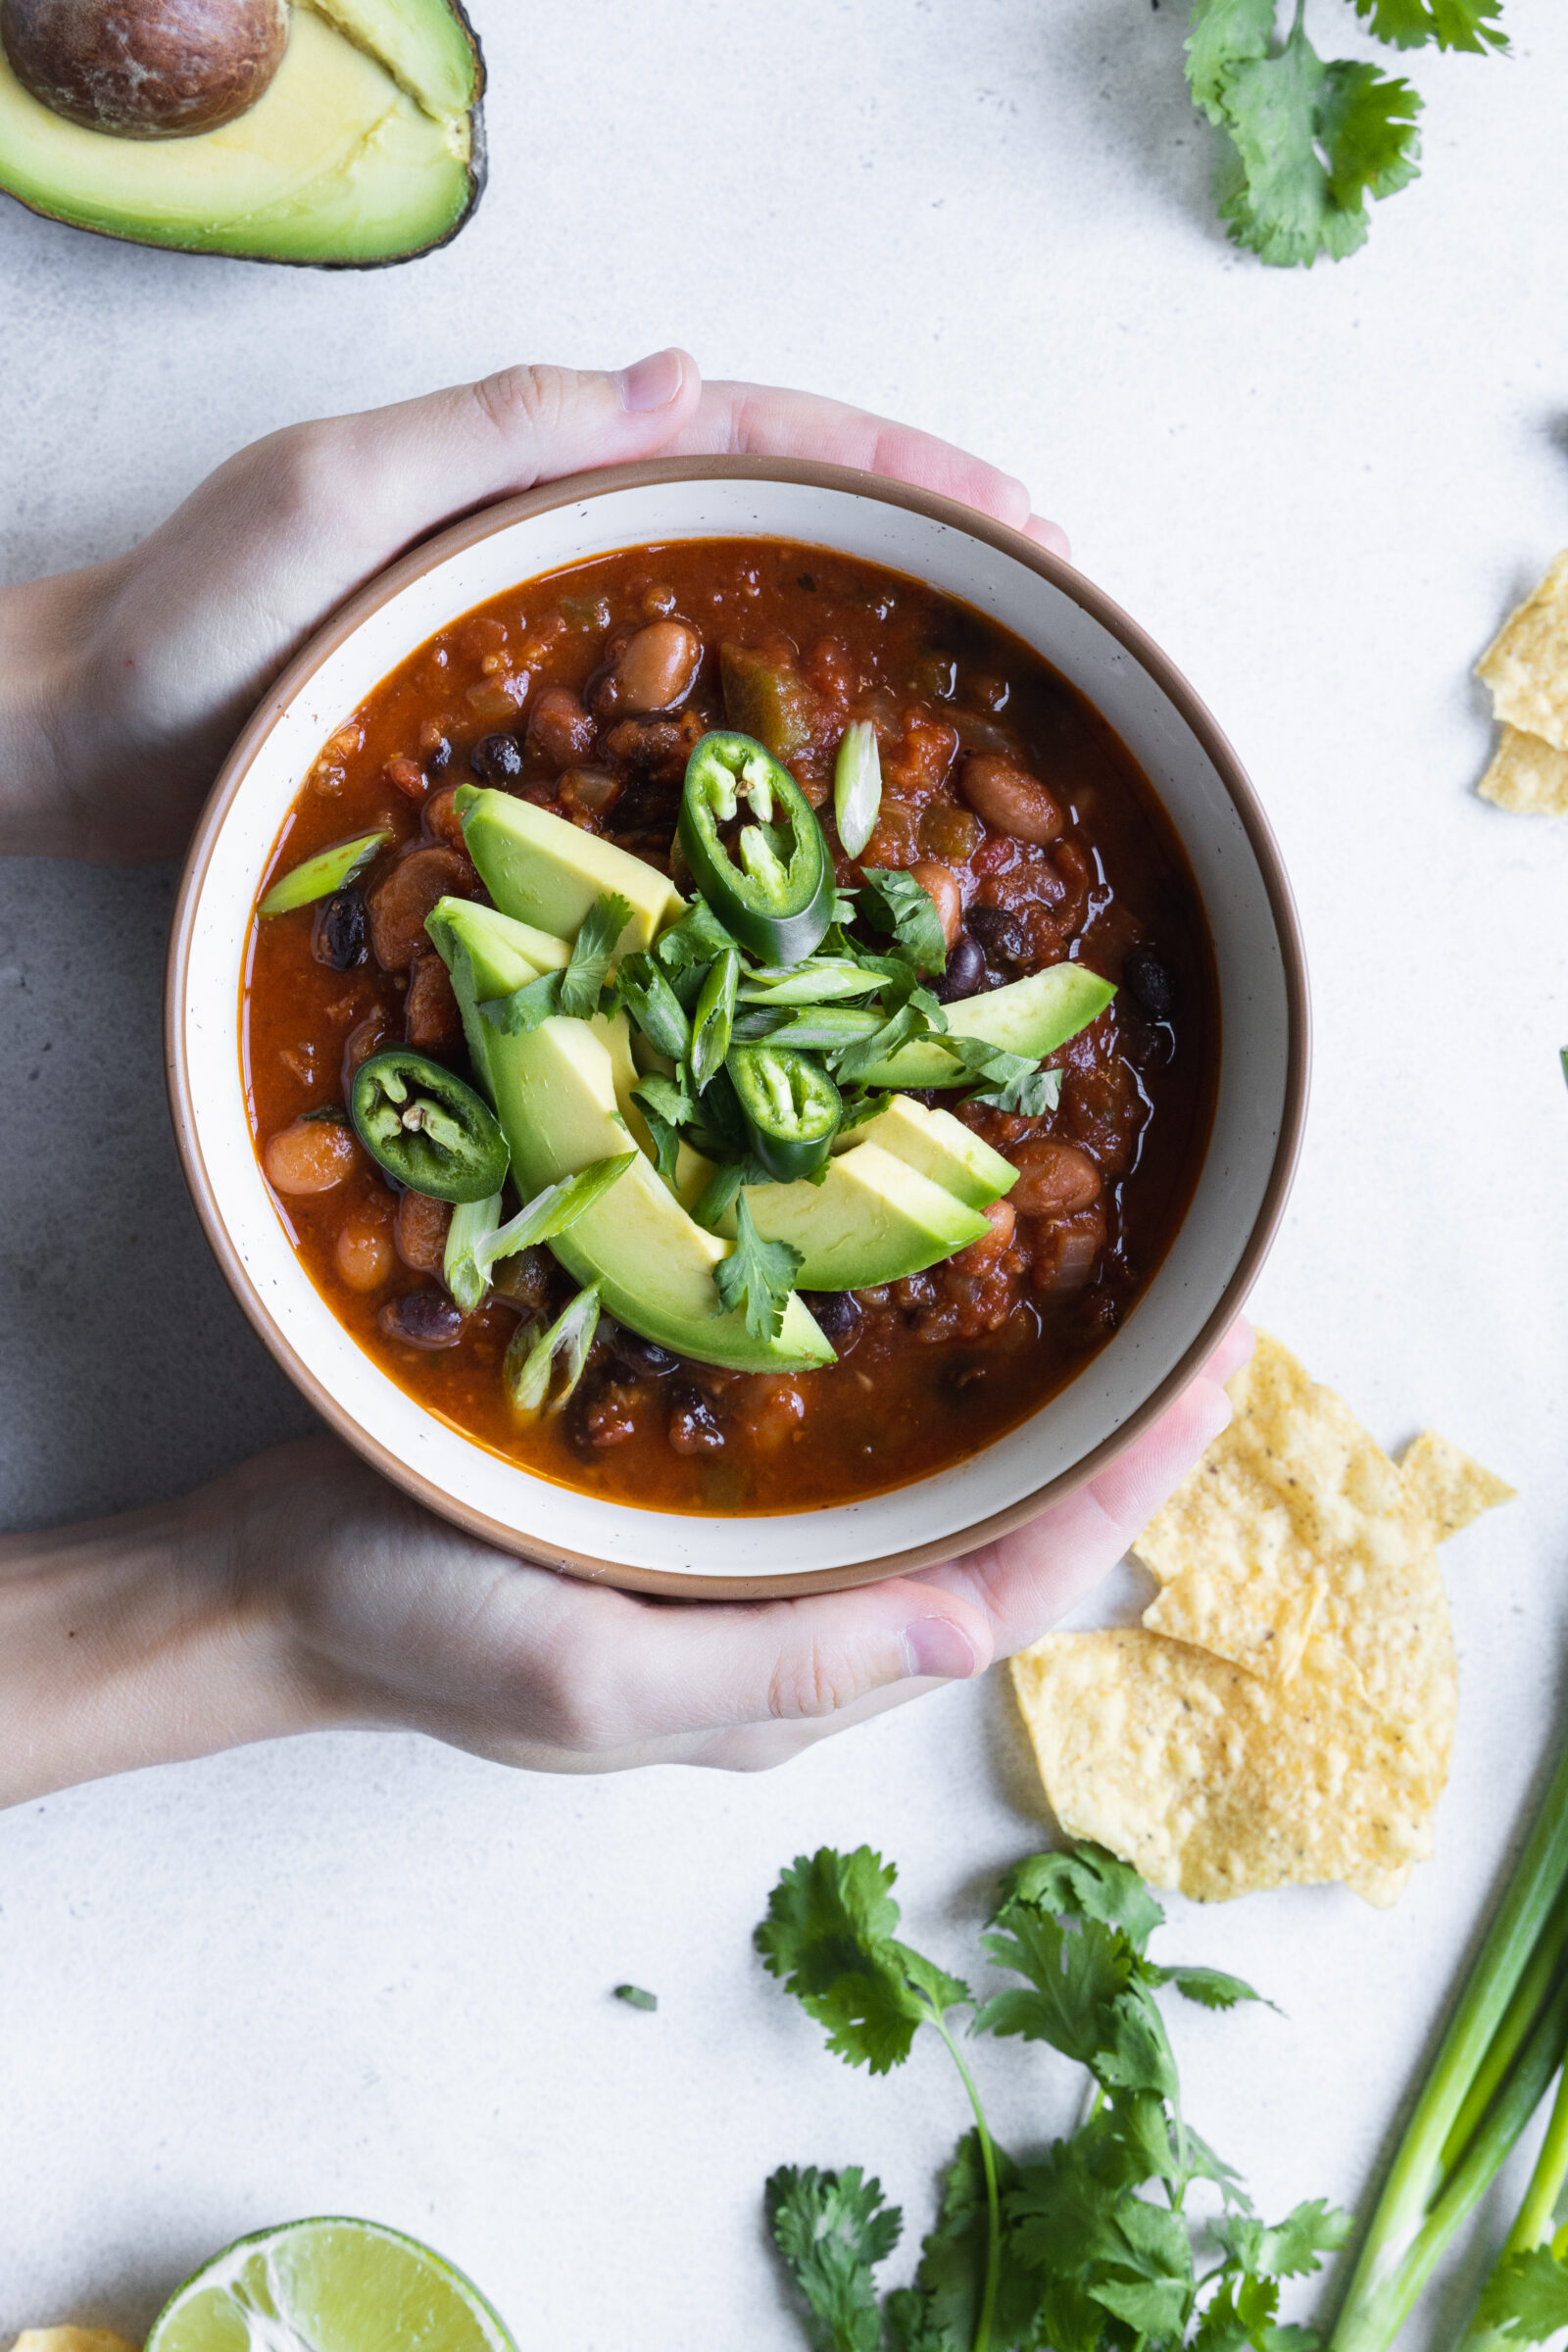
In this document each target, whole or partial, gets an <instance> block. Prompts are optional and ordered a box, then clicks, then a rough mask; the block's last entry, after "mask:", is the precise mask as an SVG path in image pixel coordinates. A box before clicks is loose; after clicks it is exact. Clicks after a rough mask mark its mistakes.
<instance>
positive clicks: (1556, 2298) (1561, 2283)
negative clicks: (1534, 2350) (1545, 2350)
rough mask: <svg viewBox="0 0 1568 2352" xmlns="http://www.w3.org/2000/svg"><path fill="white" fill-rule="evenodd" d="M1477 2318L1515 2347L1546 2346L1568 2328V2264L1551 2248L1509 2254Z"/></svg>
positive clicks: (1488, 2286)
mask: <svg viewBox="0 0 1568 2352" xmlns="http://www.w3.org/2000/svg"><path fill="white" fill-rule="evenodd" d="M1476 2317H1477V2319H1478V2320H1479V2322H1480V2323H1481V2325H1482V2327H1495V2328H1496V2330H1497V2331H1498V2333H1499V2334H1501V2335H1505V2336H1507V2337H1508V2339H1509V2340H1510V2342H1512V2343H1516V2344H1544V2342H1545V2340H1546V2338H1547V2336H1548V2335H1555V2334H1556V2332H1557V2330H1558V2328H1559V2327H1568V2265H1565V2264H1563V2263H1561V2262H1559V2261H1558V2259H1557V2257H1556V2255H1555V2254H1553V2252H1552V2250H1551V2248H1550V2246H1549V2245H1546V2246H1532V2247H1531V2249H1530V2251H1529V2252H1528V2253H1527V2254H1510V2255H1508V2256H1507V2257H1506V2259H1505V2260H1504V2261H1502V2262H1499V2263H1498V2265H1497V2267H1496V2269H1495V2271H1494V2272H1493V2274H1492V2277H1491V2278H1489V2279H1488V2280H1487V2284H1486V2289H1485V2291H1484V2293H1483V2294H1482V2297H1481V2305H1480V2309H1479V2310H1478V2311H1477V2313H1476Z"/></svg>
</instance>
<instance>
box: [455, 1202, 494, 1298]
mask: <svg viewBox="0 0 1568 2352" xmlns="http://www.w3.org/2000/svg"><path fill="white" fill-rule="evenodd" d="M500 1224H501V1195H500V1194H499V1193H490V1194H488V1195H487V1196H486V1198H485V1199H484V1200H483V1201H459V1202H458V1204H457V1206H456V1208H454V1210H453V1211H452V1222H451V1224H450V1225H449V1226H448V1227H447V1247H446V1255H445V1256H444V1257H443V1259H442V1261H441V1279H442V1281H443V1282H444V1283H445V1284H446V1286H447V1289H448V1290H449V1291H450V1292H451V1293H452V1296H453V1298H454V1299H456V1300H457V1303H458V1305H459V1306H460V1307H461V1308H462V1309H463V1312H464V1313H465V1314H466V1315H471V1314H472V1313H474V1311H475V1310H476V1308H478V1307H479V1306H480V1305H481V1304H482V1302H483V1299H484V1294H485V1289H486V1287H487V1283H488V1279H489V1266H488V1265H486V1266H485V1267H483V1268H482V1269H481V1267H480V1266H479V1264H478V1262H477V1260H476V1257H475V1254H474V1253H475V1251H476V1250H477V1249H478V1248H479V1247H480V1246H481V1244H483V1243H484V1242H487V1241H488V1240H489V1239H490V1237H491V1236H492V1235H493V1234H494V1233H496V1232H497V1231H498V1230H499V1228H500Z"/></svg>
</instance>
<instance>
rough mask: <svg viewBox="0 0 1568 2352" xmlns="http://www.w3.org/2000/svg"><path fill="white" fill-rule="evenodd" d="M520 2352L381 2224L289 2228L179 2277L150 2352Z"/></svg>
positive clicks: (474, 2295) (452, 2276)
mask: <svg viewBox="0 0 1568 2352" xmlns="http://www.w3.org/2000/svg"><path fill="white" fill-rule="evenodd" d="M393 2345H407V2346H408V2347H410V2352H413V2348H414V2347H416V2346H417V2352H516V2346H515V2344H514V2343H513V2340H512V2338H511V2336H510V2335H509V2334H508V2333H507V2331H506V2329H505V2327H502V2325H501V2322H500V2321H499V2320H498V2319H497V2317H496V2315H495V2313H494V2312H493V2311H492V2310H491V2308H490V2306H489V2304H488V2303H487V2302H486V2301H485V2299H484V2297H483V2296H482V2295H481V2294H480V2293H479V2291H478V2289H477V2287H475V2286H472V2285H470V2284H469V2282H468V2280H467V2279H466V2278H464V2276H463V2274H462V2273H461V2272H460V2271H455V2270H454V2269H453V2268H452V2265H451V2264H450V2263H448V2262H443V2261H442V2259H441V2257H440V2255H439V2254H432V2253H431V2251H430V2249H429V2247H428V2246H421V2245H419V2244H418V2243H417V2240H416V2239H414V2238H412V2237H403V2236H401V2235H400V2234H399V2232H398V2231H397V2230H396V2229H382V2228H381V2226H380V2225H379V2223H377V2222H351V2221H340V2220H336V2219H333V2220H326V2221H316V2222H285V2223H284V2224H283V2225H282V2227H281V2228H280V2229H262V2230H258V2231H257V2233H256V2235H255V2236H254V2237H242V2238H241V2239H240V2240H239V2242H238V2243H237V2244H236V2245H232V2246H229V2247H228V2248H227V2249H226V2250H225V2251H224V2252H223V2253H221V2254H219V2255H217V2256H216V2257H215V2258H214V2260H213V2261H211V2262H210V2263H208V2264H207V2265H206V2266H205V2268H204V2269H202V2270H199V2271H198V2272H197V2273H196V2276H195V2277H194V2278H187V2279H186V2281H185V2283H184V2285H183V2286H182V2287H180V2288H179V2290H178V2292H177V2293H176V2294H175V2295H174V2296H173V2298H172V2301H170V2302H169V2303H167V2304H166V2305H165V2307H164V2310H163V2313H162V2315H161V2316H160V2318H159V2320H158V2322H157V2325H156V2326H155V2327H154V2328H153V2331H152V2334H151V2335H150V2336H149V2337H148V2339H147V2352H388V2348H389V2347H391V2346H393Z"/></svg>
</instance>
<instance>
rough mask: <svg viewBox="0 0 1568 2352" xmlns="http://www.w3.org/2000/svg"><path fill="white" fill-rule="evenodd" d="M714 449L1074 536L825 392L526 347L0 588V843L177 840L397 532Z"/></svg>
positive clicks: (240, 463) (683, 361) (73, 851)
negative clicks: (816, 465)
mask: <svg viewBox="0 0 1568 2352" xmlns="http://www.w3.org/2000/svg"><path fill="white" fill-rule="evenodd" d="M719 451H731V452H737V453H749V454H753V455H760V456H766V457H808V458H815V459H826V460H831V461H833V462H835V463H838V464H841V465H846V466H864V467H865V468H867V469H868V470H870V471H873V472H877V473H885V474H890V475H892V476H894V477H895V478H897V479H899V480H903V481H909V482H915V483H918V484H920V485H921V486H922V487H924V488H926V489H932V490H940V491H945V492H946V493H948V495H949V496H951V497H954V498H956V499H959V500H961V501H962V502H963V503H965V504H966V505H968V506H972V507H975V508H978V509H979V511H980V512H981V513H982V514H986V515H994V516H996V517H997V518H998V519H999V520H1001V521H1004V522H1009V523H1013V524H1015V525H1017V526H1018V527H1020V528H1025V529H1029V530H1031V531H1032V532H1033V534H1034V535H1035V536H1036V537H1037V538H1039V539H1040V540H1041V541H1042V543H1043V544H1045V545H1047V546H1050V547H1054V548H1055V549H1057V550H1058V551H1060V552H1062V553H1065V551H1066V541H1065V540H1064V538H1063V537H1062V535H1061V533H1060V532H1059V531H1058V530H1057V529H1056V528H1055V526H1054V524H1051V523H1045V522H1041V521H1039V520H1038V519H1036V518H1034V517H1032V516H1031V515H1030V512H1029V498H1028V494H1027V492H1026V491H1025V489H1024V487H1023V484H1022V483H1021V482H1016V481H1013V480H1012V479H1011V478H1010V477H1009V476H1008V475H1006V474H1005V473H1001V472H999V471H998V470H997V468H996V467H995V466H987V465H985V464H983V463H982V462H981V460H979V459H978V458H970V457H966V456H965V455H964V454H963V453H962V451H960V450H956V449H953V448H950V447H949V445H948V444H947V443H946V442H943V441H936V440H933V439H932V438H931V437H930V436H929V435H928V434H925V433H918V432H915V431H913V430H911V429H910V428H909V427H907V426H906V425H899V424H891V423H889V422H888V421H887V420H886V419H885V418H882V417H870V416H866V415H865V414H864V413H863V412H862V411H860V410H858V409H850V408H845V407H843V406H842V405H841V404H840V403H838V402H836V401H828V400H818V399H816V398H815V397H814V396H813V395H811V394H810V393H806V392H781V391H772V390H768V389H766V388H764V387H761V386H759V385H755V384H709V385H707V386H705V385H704V384H703V383H702V381H701V378H700V376H699V373H698V369H697V366H696V363H695V361H693V360H691V359H689V358H688V357H687V356H686V354H685V353H683V352H679V351H664V352H659V353H656V354H655V355H654V356H653V357H652V358H650V359H646V360H641V361H639V362H638V363H637V365H636V366H635V367H633V368H624V369H622V370H620V371H619V372H618V373H614V374H598V373H591V374H583V373H574V372H572V371H571V370H569V369H565V368H508V369H506V370H505V371H504V372H503V373H502V374H500V375H494V376H490V377H488V378H487V379H486V380H485V381H484V382H483V383H479V384H464V385H460V386H458V387H457V388H456V389H454V390H451V391H446V392H434V393H431V394H429V395H428V396H427V397H426V398H424V399H422V400H411V401H405V402H403V403H401V404H400V405H399V406H397V407H395V408H387V409H376V410H371V411H369V412H368V414H366V415H364V416H360V417H335V418H331V419H328V420H326V421H324V422H321V423H316V424H298V425H291V426H289V427H288V429H287V430H286V431H283V432H279V433H273V434H270V436H269V437H268V438H267V439H266V440H264V441H258V442H256V443H255V444H254V445H253V446H252V447H251V448H249V449H244V450H241V451H240V452H239V454H238V456H237V457H233V458H230V459H229V460H228V462H227V464H226V465H223V466H220V467H219V468H218V470H217V472H216V473H214V474H212V475H211V476H210V477H209V478H208V479H207V480H206V481H205V482H203V483H202V485H201V486H200V488H199V489H197V490H196V491H195V492H194V493H193V494H192V496H191V497H190V498H188V499H187V500H186V501H185V504H184V505H183V506H182V507H180V508H179V509H178V510H177V511H176V513H174V514H173V515H171V516H170V518H169V520H168V521H167V522H166V523H164V524H163V526H162V527H161V528H160V529H159V530H157V531H155V532H154V533H153V535H152V537H151V538H150V539H148V540H146V541H144V542H143V544H142V545H141V546H140V547H137V548H133V549H132V550H131V552H130V553H129V554H128V555H125V556H122V557H119V558H117V559H116V560H115V561H113V562H111V563H107V564H98V565H95V566H93V567H92V568H91V569H89V570H86V571H80V572H73V573H68V574H65V575H63V576H62V577H61V578H58V579H53V580H41V581H34V582H32V583H30V584H29V585H26V586H24V587H20V588H12V589H8V590H5V591H4V592H0V849H4V850H8V851H13V852H32V853H34V854H39V855H48V856H56V857H78V858H93V859H96V860H98V861H100V862H105V863H124V862H131V861H135V860H137V859H142V858H167V857H173V856H175V855H177V853H178V852H179V851H180V849H181V848H182V847H183V845H184V841H185V837H186V835H187V833H188V832H189V830H190V826H191V824H192V822H193V820H194V818H195V815H196V812H197V810H198V809H199V808H200V807H201V804H202V801H203V800H204V799H205V797H206V794H207V792H208V789H209V787H210V786H211V784H212V782H213V778H214V776H215V775H216V774H217V771H218V769H219V767H220V765H221V762H222V759H223V756H224V754H225V753H226V751H227V749H228V747H229V745H230V744H231V743H232V742H233V740H234V737H235V735H236V734H237V732H238V730H239V728H240V726H241V724H242V723H243V721H244V719H245V718H246V716H247V715H248V713H249V712H250V711H251V710H252V709H253V708H254V707H255V705H256V703H257V702H258V701H259V700H260V698H261V696H262V694H263V693H264V691H265V690H266V688H267V686H268V684H269V683H270V680H271V679H272V678H273V677H275V676H276V675H277V673H278V671H279V670H280V669H281V668H282V667H283V665H284V664H285V663H286V662H288V661H289V660H290V659H291V657H292V656H293V655H295V654H296V653H298V652H299V650H300V648H301V647H302V646H303V645H304V644H306V643H307V642H308V640H309V639H310V638H311V637H312V636H313V635H314V633H315V632H316V630H317V629H318V628H319V626H320V624H321V622H322V621H323V620H324V619H325V618H326V617H327V615H328V613H331V612H332V611H334V609H335V608H336V607H337V606H338V605H340V604H341V603H342V602H343V600H344V598H345V597H347V596H349V595H350V594H352V592H353V591H354V590H355V589H356V588H359V587H361V586H362V585H363V584H364V582H365V581H367V580H368V579H371V578H373V577H374V575H375V574H376V573H377V572H378V571H381V570H384V568H385V567H386V565H387V564H390V563H391V562H392V560H393V558H394V557H396V556H398V555H400V554H401V553H402V552H403V550H404V549H405V548H408V547H410V546H412V545H414V544H415V542H417V540H419V539H422V538H425V537H426V536H427V535H428V534H429V533H430V532H431V531H433V530H434V529H436V528H437V527H438V526H439V525H440V524H441V523H443V522H446V521H449V520H450V519H451V518H452V517H453V516H454V515H463V514H466V513H469V512H471V511H472V510H473V509H474V508H477V507H483V506H486V505H489V504H490V503H491V502H492V501H494V500H496V499H499V498H505V497H508V496H510V495H511V494H512V493H514V492H515V491H518V490H526V489H530V488H531V487H532V486H533V485H534V484H535V483H537V482H542V481H553V480H556V479H558V478H560V477H561V476H563V475H565V474H570V473H579V472H581V471H583V470H584V469H585V468H587V467H589V466H610V465H616V464H619V463H621V462H623V461H626V460H630V459H637V458H649V457H655V456H661V455H669V456H674V455H680V456H690V455H694V454H698V453H711V452H719Z"/></svg>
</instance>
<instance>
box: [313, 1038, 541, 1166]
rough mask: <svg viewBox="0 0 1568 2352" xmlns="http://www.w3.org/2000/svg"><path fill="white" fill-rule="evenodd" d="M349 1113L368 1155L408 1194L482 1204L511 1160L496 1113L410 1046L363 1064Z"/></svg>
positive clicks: (393, 1049) (389, 1050) (391, 1048)
mask: <svg viewBox="0 0 1568 2352" xmlns="http://www.w3.org/2000/svg"><path fill="white" fill-rule="evenodd" d="M349 1116H350V1117H351V1118H352V1119H353V1121H354V1126H355V1132H356V1133H357V1134H358V1136H359V1139H360V1141H361V1143H362V1144H363V1145H364V1146H365V1149H366V1150H367V1152H369V1154H370V1156H371V1158H372V1159H375V1160H377V1161H379V1163H380V1165H381V1166H382V1167H383V1168H385V1170H386V1172H387V1174H388V1175H389V1176H392V1177H395V1178H396V1179H397V1181H398V1183H399V1184H401V1185H404V1186H406V1187H407V1188H408V1190H409V1191H410V1192H411V1193H427V1194H428V1195H429V1196H430V1198H431V1199H432V1200H433V1201H484V1200H487V1199H488V1198H489V1196H490V1195H491V1194H492V1193H498V1192H499V1191H500V1190H501V1183H502V1179H503V1177H504V1176H505V1175H506V1172H507V1167H508V1162H509V1157H510V1155H509V1153H508V1151H507V1139H506V1137H505V1136H504V1135H503V1134H502V1132H501V1128H500V1125H499V1123H498V1122H497V1119H496V1115H495V1113H494V1111H493V1110H492V1109H491V1108H490V1106H489V1104H488V1103H484V1102H481V1100H480V1098H479V1097H478V1096H477V1095H476V1094H475V1093H474V1091H473V1089H472V1087H471V1086H466V1085H465V1084H464V1082H463V1080H462V1079H461V1078H456V1077H454V1076H453V1074H452V1072H451V1071H450V1070H444V1069H443V1068H442V1067H441V1064H440V1063H439V1062H438V1061H432V1060H431V1059H430V1057H429V1055H428V1054H416V1053H415V1051H414V1049H413V1047H412V1046H389V1047H388V1048H387V1049H386V1051H385V1052H384V1053H381V1054H371V1055H370V1056H369V1058H368V1060H367V1061H362V1062H361V1064H360V1066H359V1068H358V1069H357V1070H356V1071H355V1073H354V1084H353V1086H352V1087H351V1088H350V1090H349Z"/></svg>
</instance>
